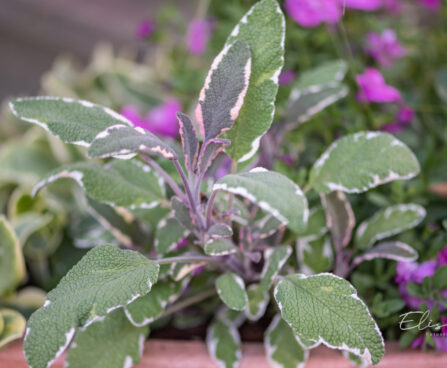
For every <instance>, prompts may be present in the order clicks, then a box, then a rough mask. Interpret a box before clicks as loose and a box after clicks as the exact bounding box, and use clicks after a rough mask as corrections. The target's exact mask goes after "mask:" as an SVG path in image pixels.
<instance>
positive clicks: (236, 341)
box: [206, 320, 242, 368]
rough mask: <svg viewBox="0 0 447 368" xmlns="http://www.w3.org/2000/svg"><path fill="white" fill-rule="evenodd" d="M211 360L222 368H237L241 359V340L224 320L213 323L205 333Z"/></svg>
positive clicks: (234, 328) (233, 327) (230, 324)
mask: <svg viewBox="0 0 447 368" xmlns="http://www.w3.org/2000/svg"><path fill="white" fill-rule="evenodd" d="M206 345H207V347H208V352H209V354H210V355H211V358H212V359H213V360H214V361H215V362H216V363H217V365H218V366H219V367H222V368H237V367H239V362H240V360H241V358H242V348H241V338H240V337H239V333H238V331H237V329H236V327H235V326H234V325H233V324H232V323H230V322H228V321H224V320H216V321H214V322H213V323H212V324H211V325H210V326H209V327H208V330H207V333H206Z"/></svg>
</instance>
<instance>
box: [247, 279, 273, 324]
mask: <svg viewBox="0 0 447 368" xmlns="http://www.w3.org/2000/svg"><path fill="white" fill-rule="evenodd" d="M247 296H248V307H247V309H246V310H245V311H244V312H245V315H246V316H247V318H248V319H249V320H250V321H257V320H259V319H260V318H261V317H262V316H263V315H264V314H265V310H266V309H267V305H268V303H269V301H270V294H269V293H268V291H266V290H265V289H264V288H263V287H262V286H261V285H259V284H251V285H250V286H249V287H248V288H247Z"/></svg>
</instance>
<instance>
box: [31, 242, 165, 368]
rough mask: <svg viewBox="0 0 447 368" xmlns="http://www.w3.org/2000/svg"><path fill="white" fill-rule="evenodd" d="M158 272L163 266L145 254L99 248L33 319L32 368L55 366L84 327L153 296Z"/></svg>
mask: <svg viewBox="0 0 447 368" xmlns="http://www.w3.org/2000/svg"><path fill="white" fill-rule="evenodd" d="M158 271H159V266H158V264H156V263H154V262H152V261H151V260H149V259H147V258H146V257H144V256H143V255H142V254H140V253H137V252H134V251H130V250H122V249H118V248H116V247H114V246H112V245H101V246H98V247H96V248H93V249H92V250H91V251H89V252H88V253H87V254H86V255H85V256H84V257H83V258H82V259H81V260H80V261H79V262H78V263H77V264H76V265H75V266H74V267H73V268H72V269H71V270H70V271H69V272H68V273H67V275H66V276H64V277H63V278H62V280H61V281H60V282H59V285H58V286H57V287H56V288H55V289H53V290H52V291H50V292H49V293H48V295H47V298H46V302H45V304H44V306H43V307H42V308H40V309H38V310H37V311H36V312H35V313H33V315H32V316H31V318H30V319H29V320H28V326H27V329H26V336H25V342H24V350H25V356H26V359H27V362H28V364H29V366H30V367H31V368H45V367H47V366H49V365H51V363H52V362H53V361H54V360H55V359H56V358H57V357H58V356H59V355H61V354H62V353H63V351H64V350H65V349H66V347H67V346H68V344H69V343H70V342H71V339H72V338H73V336H74V334H75V333H76V332H77V331H78V330H79V329H80V328H86V327H87V326H88V325H90V324H92V323H93V322H95V321H99V320H103V319H104V317H105V316H106V315H107V314H109V313H111V312H112V311H114V310H115V309H118V308H121V307H124V306H125V305H127V304H129V303H131V302H132V301H134V300H135V299H136V298H138V297H141V296H143V295H146V294H147V293H149V291H150V290H151V287H152V284H154V283H155V282H156V281H157V278H158ZM74 301H75V302H74ZM48 321H51V323H48Z"/></svg>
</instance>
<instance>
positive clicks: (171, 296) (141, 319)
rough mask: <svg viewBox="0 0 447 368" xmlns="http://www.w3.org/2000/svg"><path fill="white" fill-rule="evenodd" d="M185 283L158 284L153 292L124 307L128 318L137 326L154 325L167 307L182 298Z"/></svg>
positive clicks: (163, 282)
mask: <svg viewBox="0 0 447 368" xmlns="http://www.w3.org/2000/svg"><path fill="white" fill-rule="evenodd" d="M183 288H184V283H182V282H174V281H171V280H164V281H159V282H157V283H156V284H155V285H154V286H153V288H152V290H151V292H150V293H149V294H146V295H145V296H142V297H140V298H138V299H136V300H135V301H133V302H132V303H130V304H128V305H127V306H126V307H124V311H125V312H126V315H127V318H128V319H129V320H130V322H132V324H133V325H135V326H145V325H147V324H149V323H152V322H153V321H155V320H156V319H158V317H160V315H161V314H162V313H163V311H164V309H165V308H166V306H167V305H168V304H170V303H173V302H174V301H175V300H177V298H178V297H179V296H180V294H181V291H182V290H183Z"/></svg>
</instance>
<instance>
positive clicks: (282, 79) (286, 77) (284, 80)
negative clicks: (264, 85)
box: [278, 69, 296, 85]
mask: <svg viewBox="0 0 447 368" xmlns="http://www.w3.org/2000/svg"><path fill="white" fill-rule="evenodd" d="M295 75H296V73H295V72H294V71H293V70H291V69H285V70H283V71H282V73H281V74H280V75H279V79H278V82H279V84H282V85H287V84H290V83H292V82H293V80H294V79H295Z"/></svg>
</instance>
